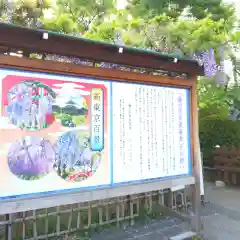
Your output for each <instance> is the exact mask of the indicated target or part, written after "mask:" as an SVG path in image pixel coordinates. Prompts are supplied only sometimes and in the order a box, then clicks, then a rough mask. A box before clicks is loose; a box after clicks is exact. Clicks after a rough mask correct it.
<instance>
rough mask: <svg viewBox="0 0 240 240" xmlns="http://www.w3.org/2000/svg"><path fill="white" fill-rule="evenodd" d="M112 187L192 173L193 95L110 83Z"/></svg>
mask: <svg viewBox="0 0 240 240" xmlns="http://www.w3.org/2000/svg"><path fill="white" fill-rule="evenodd" d="M112 109H113V111H112V114H113V115H112V127H111V129H112V133H113V138H112V144H113V173H112V174H113V183H124V182H131V181H145V180H148V179H153V178H166V177H173V176H179V175H184V174H189V173H190V172H191V159H190V158H191V157H190V130H189V126H190V122H189V119H190V115H189V90H187V89H179V88H171V87H160V86H149V85H140V84H125V83H116V82H115V83H112Z"/></svg>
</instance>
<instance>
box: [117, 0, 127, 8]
mask: <svg viewBox="0 0 240 240" xmlns="http://www.w3.org/2000/svg"><path fill="white" fill-rule="evenodd" d="M126 4H127V0H117V9H123V8H125V6H126Z"/></svg>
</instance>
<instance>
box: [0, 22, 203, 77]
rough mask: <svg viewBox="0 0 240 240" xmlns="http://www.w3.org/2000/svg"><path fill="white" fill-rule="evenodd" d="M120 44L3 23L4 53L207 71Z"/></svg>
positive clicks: (0, 49)
mask: <svg viewBox="0 0 240 240" xmlns="http://www.w3.org/2000/svg"><path fill="white" fill-rule="evenodd" d="M43 33H48V39H47V40H44V39H43ZM119 47H122V46H119V45H114V44H108V43H104V42H100V41H93V40H89V39H84V38H79V37H73V36H69V35H65V34H59V33H55V32H48V31H45V30H36V29H30V28H25V27H19V26H16V25H12V24H7V23H0V53H4V52H7V51H9V49H11V51H12V49H13V50H14V51H17V50H21V51H29V52H34V53H45V54H57V55H62V56H68V57H76V58H80V59H83V60H91V61H96V62H107V63H115V64H121V65H125V66H134V67H140V68H149V69H155V70H164V71H169V72H177V73H186V74H189V75H200V76H202V75H203V74H204V70H203V67H202V66H199V64H198V62H197V61H195V60H190V59H185V58H182V57H179V56H174V55H167V54H163V53H159V52H154V51H147V50H142V49H137V48H132V47H125V46H124V47H123V53H119ZM176 58H177V59H178V61H177V62H175V59H176Z"/></svg>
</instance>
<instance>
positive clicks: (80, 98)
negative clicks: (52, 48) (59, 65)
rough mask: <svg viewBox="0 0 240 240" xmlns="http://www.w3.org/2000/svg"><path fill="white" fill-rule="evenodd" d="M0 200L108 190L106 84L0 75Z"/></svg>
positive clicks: (3, 72)
mask: <svg viewBox="0 0 240 240" xmlns="http://www.w3.org/2000/svg"><path fill="white" fill-rule="evenodd" d="M0 80H1V92H0V97H1V99H2V100H1V117H0V197H1V198H4V197H12V196H19V195H26V194H34V193H45V192H52V191H61V190H69V189H79V188H83V189H84V188H94V187H98V186H105V185H108V184H110V181H111V180H110V157H109V154H110V142H109V141H110V140H109V89H110V83H109V82H104V81H96V80H91V79H83V78H74V77H69V76H61V75H50V74H41V73H33V72H25V71H13V70H4V69H2V70H0Z"/></svg>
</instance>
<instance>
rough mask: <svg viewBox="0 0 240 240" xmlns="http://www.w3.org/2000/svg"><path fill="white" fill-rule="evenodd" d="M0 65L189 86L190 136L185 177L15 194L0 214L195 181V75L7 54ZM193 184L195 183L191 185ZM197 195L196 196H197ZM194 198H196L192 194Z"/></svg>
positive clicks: (1, 203)
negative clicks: (188, 171)
mask: <svg viewBox="0 0 240 240" xmlns="http://www.w3.org/2000/svg"><path fill="white" fill-rule="evenodd" d="M0 68H6V69H14V70H23V71H24V70H25V71H31V72H41V73H47V74H49V73H50V74H61V75H65V76H68V75H69V76H75V77H76V76H77V77H86V78H94V79H99V80H110V81H118V82H129V83H138V84H147V85H156V86H166V87H177V88H185V89H189V92H190V108H189V109H190V139H191V153H192V162H191V163H192V171H193V174H192V175H189V176H184V177H183V176H181V177H176V178H169V179H164V180H159V179H157V180H150V181H148V182H143V183H129V184H120V185H117V186H114V187H103V188H99V189H95V190H92V189H91V190H85V189H84V190H77V191H74V192H71V193H70V192H69V193H66V192H64V193H56V194H52V195H47V194H42V195H38V196H37V198H36V197H33V196H26V197H17V198H13V199H7V200H1V201H0V214H9V213H15V212H21V211H28V210H35V209H41V208H48V207H54V206H60V205H63V204H73V203H81V202H86V201H93V200H103V199H107V198H114V197H119V196H124V195H130V194H137V193H143V192H148V191H156V190H161V189H166V188H173V187H177V186H179V185H184V186H185V185H194V184H196V185H197V184H198V182H199V180H198V175H199V174H197V173H199V164H197V162H198V159H197V155H198V154H197V153H198V143H197V141H198V134H197V133H198V132H196V128H195V127H196V124H193V123H197V118H198V117H197V98H196V95H197V92H196V76H190V78H189V79H186V80H185V79H176V78H170V77H165V76H151V75H147V74H139V73H133V72H124V71H119V70H113V69H102V68H92V67H82V66H79V65H73V64H67V63H59V62H52V61H43V60H36V59H26V58H18V57H10V56H0ZM195 187H196V186H195ZM199 198H200V195H199ZM196 200H197V197H196Z"/></svg>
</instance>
